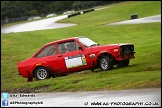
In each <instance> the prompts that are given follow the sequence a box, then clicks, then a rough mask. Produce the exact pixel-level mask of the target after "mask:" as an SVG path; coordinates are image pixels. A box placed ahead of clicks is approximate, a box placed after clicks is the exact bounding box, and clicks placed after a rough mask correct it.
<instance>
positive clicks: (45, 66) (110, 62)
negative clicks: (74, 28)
mask: <svg viewBox="0 0 162 108" xmlns="http://www.w3.org/2000/svg"><path fill="white" fill-rule="evenodd" d="M134 53H135V52H134V45H133V44H132V43H124V44H110V45H100V44H97V43H96V42H94V41H92V40H91V39H89V38H87V37H84V36H80V37H73V38H67V39H63V40H58V41H54V42H51V43H48V44H45V45H44V46H43V47H42V48H41V49H40V50H39V51H37V52H36V53H35V54H34V55H33V56H32V57H30V58H28V59H26V60H24V61H22V62H19V63H18V72H19V75H21V76H22V77H24V78H28V81H32V78H36V79H37V80H43V79H47V78H50V77H54V76H57V75H63V74H68V73H72V72H79V71H83V70H92V71H94V69H96V68H101V70H102V71H106V70H111V69H112V68H113V66H114V65H117V66H118V67H122V66H128V65H129V60H130V59H132V58H135V57H134Z"/></svg>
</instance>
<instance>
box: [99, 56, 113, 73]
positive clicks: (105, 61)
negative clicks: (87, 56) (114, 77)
mask: <svg viewBox="0 0 162 108" xmlns="http://www.w3.org/2000/svg"><path fill="white" fill-rule="evenodd" d="M99 66H100V68H101V70H102V71H106V70H111V69H112V68H113V65H112V60H111V59H110V58H109V57H107V56H103V57H101V59H100V60H99Z"/></svg>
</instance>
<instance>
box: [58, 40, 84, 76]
mask: <svg viewBox="0 0 162 108" xmlns="http://www.w3.org/2000/svg"><path fill="white" fill-rule="evenodd" d="M58 52H59V54H58V55H57V57H58V64H59V70H60V72H61V73H66V72H74V71H80V70H82V69H84V68H86V67H87V62H86V58H85V54H84V52H83V50H81V46H80V45H79V44H78V43H77V42H76V41H74V40H71V41H68V42H62V43H58Z"/></svg>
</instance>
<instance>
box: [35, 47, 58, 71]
mask: <svg viewBox="0 0 162 108" xmlns="http://www.w3.org/2000/svg"><path fill="white" fill-rule="evenodd" d="M36 58H37V61H38V63H37V64H36V65H43V66H46V67H47V68H50V69H52V70H53V72H56V73H57V67H58V64H57V61H58V57H57V50H56V44H51V45H49V46H46V47H45V48H44V49H43V50H42V51H41V52H40V53H38V54H37V55H36Z"/></svg>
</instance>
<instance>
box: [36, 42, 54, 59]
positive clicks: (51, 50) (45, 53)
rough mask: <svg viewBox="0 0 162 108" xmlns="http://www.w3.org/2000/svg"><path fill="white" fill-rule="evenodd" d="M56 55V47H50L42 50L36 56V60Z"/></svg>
mask: <svg viewBox="0 0 162 108" xmlns="http://www.w3.org/2000/svg"><path fill="white" fill-rule="evenodd" d="M54 54H56V45H50V46H47V47H46V48H44V49H43V50H42V51H41V52H40V53H39V54H38V55H37V56H36V58H41V57H45V56H50V55H54Z"/></svg>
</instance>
